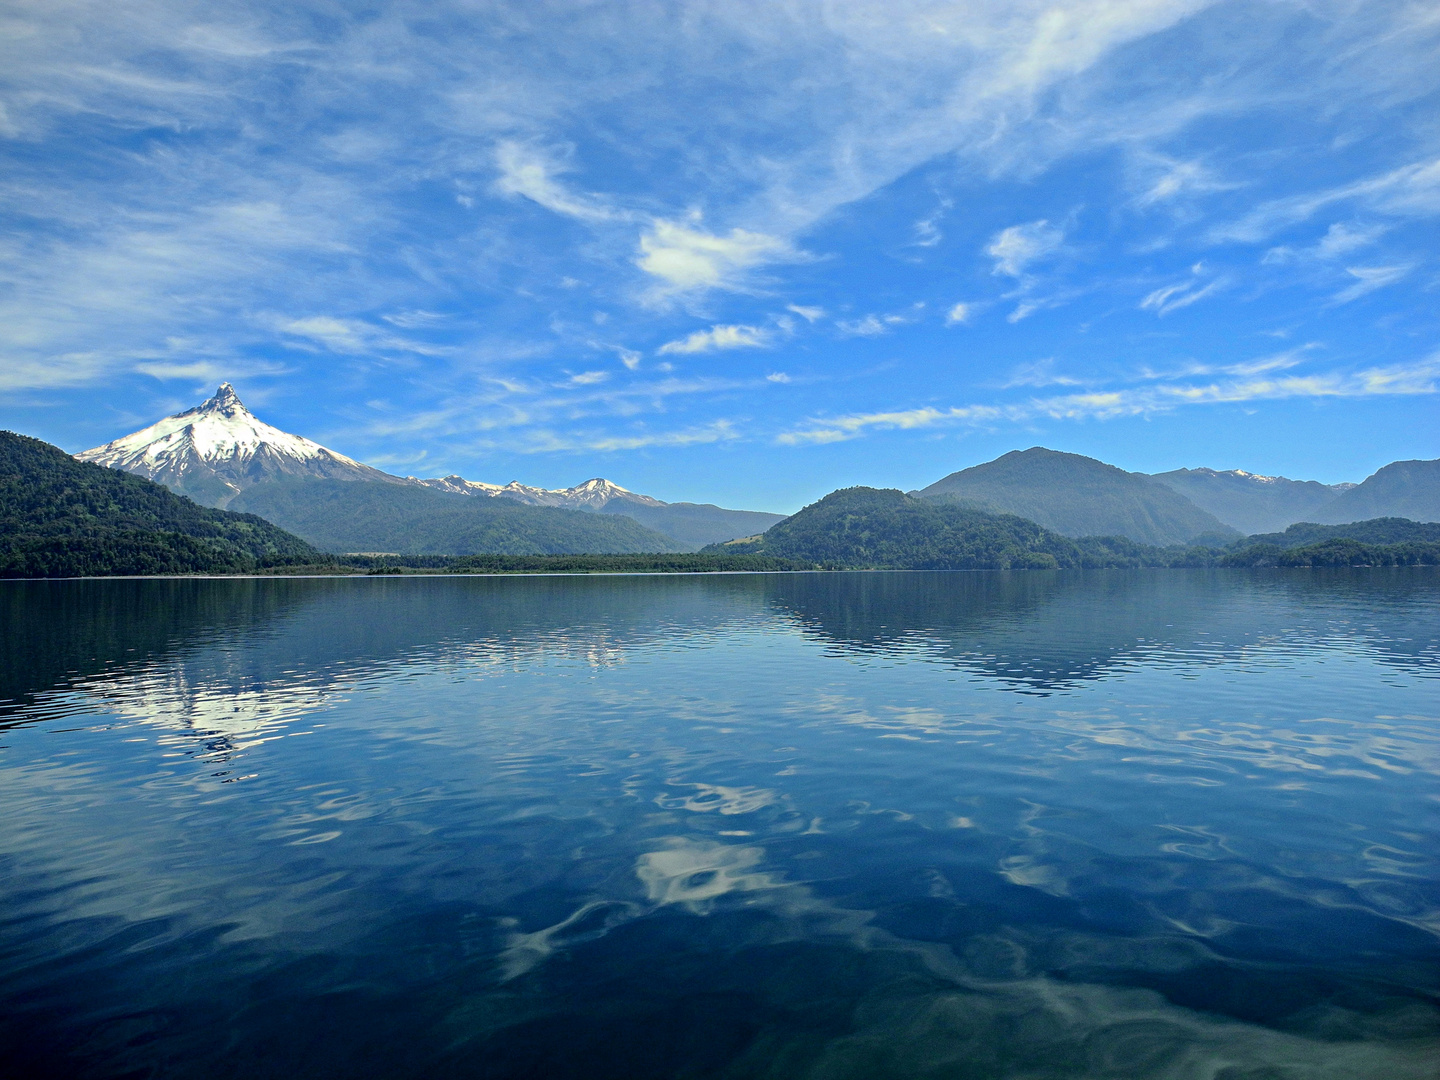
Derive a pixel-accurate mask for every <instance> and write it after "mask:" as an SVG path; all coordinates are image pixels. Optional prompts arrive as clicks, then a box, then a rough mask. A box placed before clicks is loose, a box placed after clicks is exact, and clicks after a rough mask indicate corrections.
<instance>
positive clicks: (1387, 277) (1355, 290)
mask: <svg viewBox="0 0 1440 1080" xmlns="http://www.w3.org/2000/svg"><path fill="white" fill-rule="evenodd" d="M1413 269H1414V267H1412V266H1347V267H1346V268H1345V272H1346V273H1347V274H1349V275H1350V276H1351V277H1352V278H1354V279H1355V284H1354V285H1351V286H1350V287H1349V288H1347V289H1341V290H1340V291H1339V292H1338V293H1336V294H1335V296H1334V300H1335V302H1336V303H1337V304H1348V303H1350V301H1352V300H1358V299H1360V297H1362V296H1366V295H1368V294H1369V293H1372V292H1374V291H1375V290H1376V289H1383V288H1385V287H1386V286H1387V285H1394V284H1395V283H1396V282H1398V281H1403V280H1404V279H1405V278H1406V277H1407V276H1408V275H1409V273H1410V271H1411V270H1413Z"/></svg>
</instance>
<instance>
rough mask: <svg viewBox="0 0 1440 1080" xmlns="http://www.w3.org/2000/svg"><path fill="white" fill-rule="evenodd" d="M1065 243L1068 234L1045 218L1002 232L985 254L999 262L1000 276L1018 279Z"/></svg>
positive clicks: (986, 249)
mask: <svg viewBox="0 0 1440 1080" xmlns="http://www.w3.org/2000/svg"><path fill="white" fill-rule="evenodd" d="M1064 242H1065V233H1064V231H1063V230H1062V229H1057V228H1056V227H1055V226H1053V225H1051V224H1050V222H1048V221H1046V220H1045V219H1044V218H1042V219H1041V220H1039V221H1032V222H1030V223H1029V224H1028V225H1011V226H1010V227H1009V228H1008V229H1002V230H1000V231H999V232H998V233H996V234H995V235H994V236H993V237H992V238H991V240H990V243H989V244H988V245H987V246H986V248H985V254H987V255H989V256H990V257H991V258H993V259H994V260H995V270H994V272H995V273H996V274H1005V275H1008V276H1009V277H1013V278H1018V277H1021V276H1022V275H1024V273H1025V271H1026V269H1027V268H1028V267H1029V266H1030V264H1031V263H1034V262H1037V261H1039V260H1040V259H1043V258H1045V257H1046V256H1048V255H1051V254H1053V253H1054V252H1056V251H1058V250H1059V248H1060V245H1061V244H1063V243H1064Z"/></svg>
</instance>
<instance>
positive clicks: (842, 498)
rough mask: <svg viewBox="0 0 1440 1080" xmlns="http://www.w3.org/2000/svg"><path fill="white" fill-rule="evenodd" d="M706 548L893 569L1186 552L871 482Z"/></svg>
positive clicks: (1137, 560) (1043, 563)
mask: <svg viewBox="0 0 1440 1080" xmlns="http://www.w3.org/2000/svg"><path fill="white" fill-rule="evenodd" d="M705 550H706V551H731V552H736V553H739V552H743V551H753V552H756V553H757V554H765V555H774V556H779V557H781V558H791V559H804V560H808V561H812V562H816V563H820V564H824V565H829V566H835V567H874V568H884V569H895V570H1005V569H1045V568H1055V567H1079V566H1149V565H1167V566H1168V565H1172V564H1173V563H1175V562H1177V561H1182V560H1183V552H1182V551H1164V550H1162V549H1159V548H1154V547H1150V546H1148V545H1145V544H1138V543H1136V542H1134V541H1133V540H1128V539H1126V538H1125V537H1123V536H1106V537H1084V538H1082V539H1071V538H1070V537H1066V536H1061V535H1060V534H1059V533H1056V532H1053V531H1051V530H1050V529H1046V528H1044V527H1043V526H1041V525H1037V524H1036V523H1035V522H1033V521H1028V520H1026V519H1025V518H1021V517H1017V516H1015V515H1014V514H991V513H987V512H986V511H983V510H976V509H974V508H973V507H969V506H964V505H960V504H956V503H952V502H946V501H943V500H934V499H920V498H915V497H914V496H911V495H906V494H905V493H904V492H901V491H894V490H881V489H877V488H866V487H853V488H843V489H842V490H840V491H835V492H832V493H831V494H829V495H827V496H825V498H823V499H821V500H820V501H819V502H817V503H814V504H812V505H810V506H807V507H805V509H803V510H801V511H800V512H799V513H798V514H795V515H794V516H793V517H789V518H786V519H785V520H784V521H782V522H780V523H779V524H778V525H775V526H772V527H771V529H770V530H769V531H768V532H766V533H765V534H764V535H763V536H762V537H760V538H758V539H754V540H751V541H736V542H732V543H729V544H718V545H714V546H712V547H709V548H706V549H705Z"/></svg>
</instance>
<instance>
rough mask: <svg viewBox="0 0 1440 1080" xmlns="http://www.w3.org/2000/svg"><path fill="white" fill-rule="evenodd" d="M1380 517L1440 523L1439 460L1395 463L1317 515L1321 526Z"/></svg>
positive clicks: (1339, 497)
mask: <svg viewBox="0 0 1440 1080" xmlns="http://www.w3.org/2000/svg"><path fill="white" fill-rule="evenodd" d="M1377 517H1400V518H1409V519H1410V520H1411V521H1440V460H1436V461H1392V462H1391V463H1390V464H1389V465H1386V466H1385V467H1384V468H1383V469H1380V470H1378V471H1376V472H1375V473H1374V474H1372V475H1371V476H1369V477H1367V478H1366V479H1365V482H1364V483H1362V484H1358V485H1356V486H1355V487H1353V488H1351V489H1350V490H1349V491H1346V492H1343V493H1341V494H1340V495H1337V496H1336V497H1335V498H1334V499H1333V500H1332V501H1330V502H1328V503H1326V504H1325V505H1324V506H1322V507H1320V509H1319V510H1317V511H1316V512H1315V515H1314V517H1313V518H1312V520H1314V521H1317V522H1319V523H1320V524H1322V525H1341V524H1344V523H1345V522H1347V521H1363V520H1366V519H1368V518H1377Z"/></svg>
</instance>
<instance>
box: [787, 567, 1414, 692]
mask: <svg viewBox="0 0 1440 1080" xmlns="http://www.w3.org/2000/svg"><path fill="white" fill-rule="evenodd" d="M772 596H773V597H774V599H775V601H776V602H777V603H778V604H779V605H780V606H781V607H782V609H784V610H787V611H790V612H793V613H794V615H795V617H796V618H797V619H799V620H800V622H801V624H802V625H803V626H804V627H805V628H806V629H807V630H808V631H810V632H812V633H814V634H815V635H817V636H818V637H821V638H823V639H825V640H827V641H830V642H833V643H834V644H835V645H837V646H838V647H840V648H842V649H844V650H846V651H847V652H851V653H853V654H855V655H858V656H864V655H867V654H873V655H885V654H893V655H913V656H916V657H919V658H923V659H929V660H936V661H940V662H945V663H950V664H953V665H955V666H956V667H960V668H963V669H965V670H967V671H971V672H974V673H975V674H977V675H980V676H983V677H987V678H991V679H995V680H998V681H999V682H1000V683H1001V684H1002V685H1004V686H1007V687H1009V688H1011V689H1015V690H1018V691H1021V692H1040V693H1044V692H1050V691H1055V690H1063V689H1066V688H1070V687H1074V686H1076V685H1077V684H1079V683H1081V682H1084V681H1086V680H1090V679H1097V678H1104V677H1106V676H1107V675H1108V674H1111V673H1113V672H1116V671H1117V670H1123V669H1124V668H1126V667H1127V666H1129V665H1132V664H1166V665H1191V664H1211V663H1216V662H1233V661H1236V660H1241V659H1245V658H1247V657H1248V656H1252V655H1254V654H1257V653H1259V652H1261V651H1265V650H1270V651H1274V650H1279V651H1281V652H1284V651H1285V650H1287V649H1299V648H1314V647H1317V646H1323V645H1324V644H1325V643H1326V642H1327V641H1330V640H1334V639H1340V640H1344V641H1347V642H1348V641H1357V640H1359V641H1364V642H1365V643H1366V645H1367V646H1368V647H1369V648H1371V649H1372V650H1374V651H1375V653H1376V654H1377V656H1379V657H1382V658H1384V659H1385V660H1386V661H1387V662H1390V663H1394V664H1396V665H1398V666H1401V667H1403V668H1405V669H1406V670H1409V671H1413V672H1416V673H1422V674H1429V675H1431V676H1435V675H1440V649H1437V647H1436V643H1435V639H1434V635H1433V628H1434V626H1435V622H1436V619H1437V617H1440V583H1437V581H1436V579H1435V576H1434V575H1433V574H1431V573H1428V572H1421V573H1418V574H1417V573H1410V572H1407V571H1405V570H1401V571H1400V572H1398V573H1386V572H1381V573H1379V574H1377V573H1374V572H1372V571H1354V570H1348V569H1346V570H1338V571H1333V572H1331V571H1319V572H1310V571H1307V572H1304V573H1289V574H1287V573H1268V574H1257V573H1253V572H1237V571H1220V570H1199V571H1162V570H1155V571H1126V572H1116V571H1093V572H1088V573H1086V572H1075V573H1058V572H1050V573H1036V572H1022V573H1014V572H1010V573H959V574H940V573H904V574H834V575H827V576H823V577H819V578H812V579H810V580H804V581H802V580H799V579H796V578H789V579H783V578H781V579H776V580H775V583H774V585H773V590H772Z"/></svg>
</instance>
